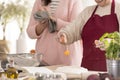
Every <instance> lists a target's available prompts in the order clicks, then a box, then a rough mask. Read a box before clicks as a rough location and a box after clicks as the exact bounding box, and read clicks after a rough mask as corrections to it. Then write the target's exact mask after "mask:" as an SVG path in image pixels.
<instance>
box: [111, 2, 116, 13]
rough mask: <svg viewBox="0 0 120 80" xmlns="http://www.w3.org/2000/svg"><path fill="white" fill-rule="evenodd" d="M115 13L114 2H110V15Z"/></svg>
mask: <svg viewBox="0 0 120 80" xmlns="http://www.w3.org/2000/svg"><path fill="white" fill-rule="evenodd" d="M114 13H115V1H114V0H112V6H111V14H114Z"/></svg>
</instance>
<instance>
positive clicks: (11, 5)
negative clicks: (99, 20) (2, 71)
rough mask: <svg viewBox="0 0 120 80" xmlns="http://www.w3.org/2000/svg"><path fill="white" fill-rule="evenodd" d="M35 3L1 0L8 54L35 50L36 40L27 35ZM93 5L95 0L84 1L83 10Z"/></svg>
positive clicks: (1, 38)
mask: <svg viewBox="0 0 120 80" xmlns="http://www.w3.org/2000/svg"><path fill="white" fill-rule="evenodd" d="M34 1H35V0H0V46H1V45H2V46H3V43H7V45H8V47H7V48H3V49H4V50H5V51H6V52H8V51H9V53H11V54H12V53H29V52H30V50H32V49H34V48H35V40H32V39H30V38H29V37H28V36H27V34H26V27H27V25H28V22H29V18H30V13H31V10H32V7H33V4H34ZM118 1H119V0H118ZM119 2H120V1H119ZM93 4H95V2H94V0H82V3H81V5H83V9H84V8H85V7H87V6H89V5H93ZM2 46H1V47H2ZM1 47H0V48H1ZM0 52H2V51H0Z"/></svg>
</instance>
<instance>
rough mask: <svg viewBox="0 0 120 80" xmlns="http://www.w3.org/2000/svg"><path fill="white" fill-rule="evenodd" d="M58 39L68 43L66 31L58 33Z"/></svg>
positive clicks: (62, 42)
mask: <svg viewBox="0 0 120 80" xmlns="http://www.w3.org/2000/svg"><path fill="white" fill-rule="evenodd" d="M58 41H59V42H60V43H61V44H66V43H67V37H66V35H65V34H64V33H60V34H59V35H58Z"/></svg>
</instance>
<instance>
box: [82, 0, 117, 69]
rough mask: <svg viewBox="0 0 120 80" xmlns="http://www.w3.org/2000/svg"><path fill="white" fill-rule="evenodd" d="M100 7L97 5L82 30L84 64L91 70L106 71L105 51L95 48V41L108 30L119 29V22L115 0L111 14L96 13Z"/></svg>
mask: <svg viewBox="0 0 120 80" xmlns="http://www.w3.org/2000/svg"><path fill="white" fill-rule="evenodd" d="M96 1H97V0H96ZM103 1H104V0H103ZM98 7H99V6H96V8H95V10H94V12H93V13H92V15H91V17H90V18H89V20H88V21H87V23H86V24H85V26H84V28H83V31H82V39H83V44H84V45H83V49H84V50H83V51H84V53H83V54H84V55H83V61H82V66H83V67H86V68H87V69H89V70H99V71H106V58H105V52H103V51H101V50H100V49H97V48H95V46H94V41H95V40H98V39H99V38H100V37H101V36H102V35H103V34H104V33H106V32H114V31H118V30H119V28H118V26H119V24H118V20H117V16H116V14H115V3H114V0H112V4H111V14H109V15H105V16H99V15H96V14H95V11H96V10H97V8H98ZM96 31H97V32H96Z"/></svg>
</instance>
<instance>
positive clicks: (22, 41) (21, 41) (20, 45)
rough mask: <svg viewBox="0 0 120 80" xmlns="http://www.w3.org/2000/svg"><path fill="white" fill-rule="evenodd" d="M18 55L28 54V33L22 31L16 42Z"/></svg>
mask: <svg viewBox="0 0 120 80" xmlns="http://www.w3.org/2000/svg"><path fill="white" fill-rule="evenodd" d="M16 42H17V43H16V53H26V52H27V42H26V33H25V31H22V32H21V34H20V36H19V38H18V40H17V41H16Z"/></svg>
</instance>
